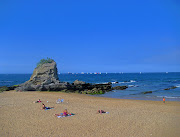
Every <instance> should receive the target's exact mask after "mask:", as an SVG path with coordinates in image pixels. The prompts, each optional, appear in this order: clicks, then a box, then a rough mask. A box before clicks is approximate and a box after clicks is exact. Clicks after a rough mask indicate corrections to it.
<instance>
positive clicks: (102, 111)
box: [97, 110, 106, 114]
mask: <svg viewBox="0 0 180 137" xmlns="http://www.w3.org/2000/svg"><path fill="white" fill-rule="evenodd" d="M97 113H100V114H102V113H106V111H104V110H98V111H97Z"/></svg>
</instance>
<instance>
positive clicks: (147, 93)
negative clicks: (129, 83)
mask: <svg viewBox="0 0 180 137" xmlns="http://www.w3.org/2000/svg"><path fill="white" fill-rule="evenodd" d="M142 93H143V94H148V93H152V91H146V92H142Z"/></svg>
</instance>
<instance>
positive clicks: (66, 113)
mask: <svg viewBox="0 0 180 137" xmlns="http://www.w3.org/2000/svg"><path fill="white" fill-rule="evenodd" d="M68 115H71V114H70V113H68V111H67V109H65V110H64V111H63V113H60V114H55V116H68Z"/></svg>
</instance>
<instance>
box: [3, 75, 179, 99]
mask: <svg viewBox="0 0 180 137" xmlns="http://www.w3.org/2000/svg"><path fill="white" fill-rule="evenodd" d="M30 76H31V74H0V86H12V85H17V84H20V83H24V82H25V81H27V80H29V78H30ZM76 79H78V80H81V81H85V82H87V83H92V84H94V83H107V82H112V83H113V84H112V86H123V85H126V86H128V88H127V89H126V90H113V91H110V92H107V93H105V94H103V95H95V96H100V97H110V98H120V99H135V100H162V97H165V98H166V101H180V72H169V73H141V74H140V73H123V74H122V73H108V74H105V73H102V74H59V80H60V81H64V82H70V83H72V82H73V81H75V80H76ZM115 82H118V83H115ZM173 86H175V87H177V88H175V89H170V90H164V89H166V88H170V87H173ZM146 91H152V93H148V94H142V92H146Z"/></svg>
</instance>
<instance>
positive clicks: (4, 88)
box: [0, 86, 18, 92]
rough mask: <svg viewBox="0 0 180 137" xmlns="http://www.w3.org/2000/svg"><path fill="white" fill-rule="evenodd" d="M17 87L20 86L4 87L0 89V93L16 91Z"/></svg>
mask: <svg viewBox="0 0 180 137" xmlns="http://www.w3.org/2000/svg"><path fill="white" fill-rule="evenodd" d="M17 87H18V86H11V87H7V86H3V87H0V92H3V91H9V90H14V89H15V88H17Z"/></svg>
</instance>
